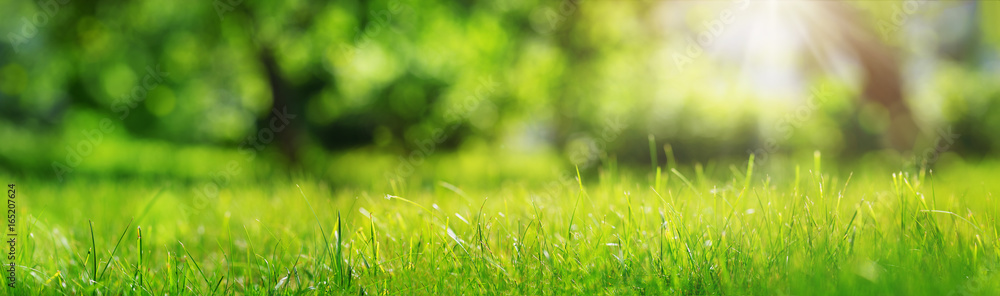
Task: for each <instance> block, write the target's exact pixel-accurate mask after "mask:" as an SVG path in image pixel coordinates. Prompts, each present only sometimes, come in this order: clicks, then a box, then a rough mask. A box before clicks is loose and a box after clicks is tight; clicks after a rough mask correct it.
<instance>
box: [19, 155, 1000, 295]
mask: <svg viewBox="0 0 1000 296" xmlns="http://www.w3.org/2000/svg"><path fill="white" fill-rule="evenodd" d="M824 162H826V160H821V159H820V158H819V157H818V156H817V157H816V159H815V160H814V161H812V162H810V161H804V162H802V163H801V164H799V165H798V166H795V167H789V168H777V169H775V170H778V171H783V172H784V173H783V174H780V175H781V176H783V177H781V178H771V177H770V176H769V175H764V173H761V172H755V171H754V169H753V168H752V167H746V168H743V167H741V168H736V167H731V168H730V169H728V170H725V172H724V173H720V171H722V170H720V169H715V170H714V171H713V173H712V174H706V173H705V169H704V168H702V167H701V166H700V165H699V166H695V167H689V166H681V167H677V168H673V165H669V166H668V167H669V168H663V169H662V171H661V172H660V173H659V174H656V173H654V172H648V170H649V169H646V170H637V169H636V170H625V169H622V170H619V169H617V168H614V167H611V168H610V169H601V170H600V172H599V173H595V174H591V175H587V174H584V175H583V178H581V179H582V182H577V180H564V181H563V182H554V183H546V184H543V185H537V184H535V185H532V184H533V183H528V182H514V181H511V182H504V183H503V184H502V185H501V186H477V185H476V184H451V183H448V182H445V181H442V180H435V181H428V182H403V181H400V180H391V181H389V182H384V183H385V184H383V185H379V186H375V185H373V186H370V187H369V188H360V189H359V188H350V187H347V186H332V185H330V184H327V183H326V182H323V181H319V180H315V179H310V178H300V179H296V178H291V179H286V180H267V181H264V180H258V181H255V182H233V183H232V184H229V185H228V186H224V187H223V188H221V189H220V191H219V192H220V193H219V195H218V197H217V198H197V197H196V196H198V193H197V190H199V189H198V188H201V187H200V183H197V182H181V181H173V182H153V181H149V180H133V179H111V178H93V179H89V180H88V179H87V178H78V179H73V180H70V181H67V182H66V183H62V184H60V183H54V182H47V181H41V180H37V179H27V180H19V181H17V182H16V184H15V188H16V198H17V202H18V203H17V206H18V212H17V213H18V215H19V216H18V220H17V221H16V227H17V233H18V243H17V250H16V252H17V256H18V257H17V264H18V267H17V269H16V273H17V275H16V276H17V281H18V282H17V284H16V288H14V289H4V291H5V292H6V293H7V294H10V295H28V294H30V295H91V294H95V293H96V294H99V295H223V294H225V295H229V294H237V295H329V294H379V295H399V294H441V295H454V294H530V295H535V294H653V295H663V294H670V295H997V294H998V293H1000V276H998V273H997V272H996V270H995V268H996V266H997V265H998V264H997V258H998V257H1000V244H998V243H997V238H998V235H997V228H998V223H997V220H996V219H997V217H998V215H1000V203H998V202H997V200H996V196H994V194H993V193H994V192H998V190H1000V188H998V187H1000V184H998V183H997V179H996V176H998V175H1000V165H998V164H990V163H987V164H979V165H974V166H973V165H955V166H951V167H949V168H947V169H943V170H941V171H940V172H937V171H935V172H933V173H932V172H930V171H926V170H925V171H918V172H910V173H898V172H897V173H895V174H894V173H892V172H877V171H872V170H864V171H854V172H847V171H844V172H837V173H828V172H825V171H824V170H823V168H822V166H823V164H824ZM574 173H575V172H574ZM588 176H589V177H588ZM785 176H787V177H785ZM11 179H14V178H13V177H11V176H5V180H11ZM95 250H96V251H95Z"/></svg>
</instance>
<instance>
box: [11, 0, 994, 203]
mask: <svg viewBox="0 0 1000 296" xmlns="http://www.w3.org/2000/svg"><path fill="white" fill-rule="evenodd" d="M998 20H1000V2H996V1H888V0H887V1H758V0H750V1H746V0H736V1H639V0H637V1H598V0H589V1H588V0H576V1H573V0H565V1H530V0H497V1H491V0H488V1H425V0H390V1H335V2H329V1H301V0H293V1H252V0H243V1H241V0H215V1H130V2H118V1H72V0H43V1H13V0H0V33H2V34H3V41H4V43H3V46H0V171H5V172H7V173H10V174H15V175H29V176H36V177H39V178H46V179H51V180H54V181H62V180H65V179H68V178H84V179H85V178H106V177H140V178H168V179H180V180H215V182H217V183H220V184H223V183H228V182H230V181H231V180H236V179H240V180H266V179H267V178H271V177H273V176H302V175H307V176H312V177H315V178H319V179H323V180H326V181H329V182H331V183H334V184H362V185H365V184H381V183H387V182H390V181H392V180H398V179H414V178H416V179H421V178H427V179H433V180H438V179H440V180H447V181H449V182H459V183H462V182H470V183H471V182H479V184H495V183H499V182H503V180H506V179H508V178H525V179H540V180H545V179H551V178H555V177H557V176H559V175H560V174H562V173H564V172H566V171H567V170H572V168H573V167H574V165H576V166H579V167H580V168H581V171H582V172H583V173H585V174H593V173H594V172H596V171H599V170H601V169H602V168H606V167H608V166H613V167H617V166H619V165H621V166H623V167H637V168H642V169H648V168H650V162H651V160H652V158H656V160H657V162H658V164H662V165H668V163H669V162H676V163H681V164H693V163H698V164H705V165H706V167H708V168H709V171H710V172H716V173H718V174H719V175H725V174H729V170H728V169H726V167H727V166H729V163H733V164H737V165H738V164H739V163H741V162H746V159H747V157H748V155H749V154H750V153H755V154H756V160H757V161H758V163H759V164H760V165H761V166H764V167H765V168H766V167H769V166H783V167H787V166H788V165H789V163H791V162H793V161H798V160H799V159H802V157H803V156H807V157H811V156H812V154H813V151H816V150H819V151H822V152H823V156H824V157H829V158H833V159H837V160H841V161H842V162H843V163H863V164H865V163H866V164H871V163H875V164H878V165H884V166H889V167H907V166H908V167H910V168H912V167H917V166H921V165H923V166H933V165H938V164H941V165H944V164H947V163H949V162H975V161H980V160H982V159H984V158H988V157H990V156H991V155H997V154H996V153H997V152H998V151H1000V115H998V114H1000V83H998V82H1000V79H998V78H1000V51H998V49H1000V21H998ZM650 139H654V140H653V144H651V141H650ZM666 144H668V145H666ZM650 151H653V154H651V152H650ZM671 154H672V155H671ZM806 159H808V158H806ZM786 169H787V168H786Z"/></svg>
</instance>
